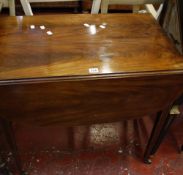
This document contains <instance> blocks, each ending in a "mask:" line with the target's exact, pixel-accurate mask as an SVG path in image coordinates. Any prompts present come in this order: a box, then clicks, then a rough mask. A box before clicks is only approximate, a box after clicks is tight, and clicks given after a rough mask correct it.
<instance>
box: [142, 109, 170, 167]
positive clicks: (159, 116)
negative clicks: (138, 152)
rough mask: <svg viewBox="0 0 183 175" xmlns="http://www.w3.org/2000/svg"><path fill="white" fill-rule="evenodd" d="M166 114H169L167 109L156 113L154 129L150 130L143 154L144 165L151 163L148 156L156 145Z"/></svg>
mask: <svg viewBox="0 0 183 175" xmlns="http://www.w3.org/2000/svg"><path fill="white" fill-rule="evenodd" d="M168 113H169V108H167V109H166V110H164V111H161V112H158V113H157V117H156V120H155V123H154V127H153V129H152V132H151V136H150V138H149V141H148V144H147V147H146V150H145V153H144V163H147V164H150V163H151V160H150V156H151V152H152V149H153V147H154V144H156V141H157V139H158V137H159V134H160V131H161V129H162V127H163V125H164V123H165V121H166V119H167V116H168Z"/></svg>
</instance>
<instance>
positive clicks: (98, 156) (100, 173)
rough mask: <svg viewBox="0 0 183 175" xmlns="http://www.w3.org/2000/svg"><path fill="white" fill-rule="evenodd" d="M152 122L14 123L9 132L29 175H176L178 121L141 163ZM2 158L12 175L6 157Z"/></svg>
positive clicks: (181, 158)
mask: <svg viewBox="0 0 183 175" xmlns="http://www.w3.org/2000/svg"><path fill="white" fill-rule="evenodd" d="M152 123H153V121H152V120H151V119H150V118H148V117H145V118H144V119H141V120H135V121H123V122H118V123H109V124H98V125H90V126H77V127H69V128H67V127H62V126H51V127H30V126H25V125H17V124H15V125H14V128H15V134H16V139H17V144H18V148H19V151H20V154H21V158H22V161H23V166H24V169H25V170H26V171H27V172H28V173H29V175H182V174H183V166H182V165H183V154H180V153H179V152H178V148H179V147H180V145H181V144H183V137H182V136H183V132H182V126H183V125H182V124H183V121H182V120H181V119H178V120H176V122H175V123H174V124H173V126H172V128H171V132H169V134H168V135H167V137H166V138H165V140H164V142H163V144H162V145H161V147H160V149H159V150H158V152H157V154H156V155H155V156H154V158H153V159H152V160H153V163H152V164H151V165H146V164H144V163H143V160H142V156H143V151H144V148H145V146H146V143H147V139H148V137H149V134H150V131H151V128H152ZM2 141H3V142H5V140H4V139H2ZM5 152H6V153H8V152H7V151H5ZM2 154H4V152H2ZM6 157H7V159H8V161H9V166H10V167H11V169H13V171H14V174H15V168H14V166H13V163H14V161H13V158H12V156H11V153H8V155H7V156H6Z"/></svg>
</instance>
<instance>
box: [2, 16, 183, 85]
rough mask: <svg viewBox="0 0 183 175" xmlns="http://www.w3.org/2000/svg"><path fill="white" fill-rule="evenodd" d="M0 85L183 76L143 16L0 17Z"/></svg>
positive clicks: (180, 61)
mask: <svg viewBox="0 0 183 175" xmlns="http://www.w3.org/2000/svg"><path fill="white" fill-rule="evenodd" d="M0 21H1V22H0V49H1V54H0V81H5V80H16V79H19V80H21V79H31V78H47V77H63V76H64V77H70V78H71V77H73V76H81V77H87V78H88V77H89V76H91V77H93V76H94V75H95V77H101V76H119V75H127V74H128V75H133V74H140V73H143V74H149V73H150V74H153V73H156V74H157V73H159V74H161V73H167V72H171V73H177V72H181V73H183V58H182V57H180V56H179V54H178V52H177V51H176V50H175V48H174V46H173V44H172V43H171V42H170V40H169V39H168V38H167V37H166V35H165V34H164V33H163V31H162V30H161V28H160V26H159V25H158V24H157V22H156V21H155V20H154V19H153V18H152V17H151V16H150V15H147V14H107V15H102V14H101V15H90V14H82V15H76V14H74V15H59V16H58V15H57V16H55V15H52V16H51V15H50V16H34V17H21V16H19V17H1V18H0Z"/></svg>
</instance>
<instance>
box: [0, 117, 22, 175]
mask: <svg viewBox="0 0 183 175" xmlns="http://www.w3.org/2000/svg"><path fill="white" fill-rule="evenodd" d="M0 121H1V124H2V128H3V131H4V134H5V136H6V139H7V143H8V145H9V147H10V150H11V151H12V154H13V158H14V159H15V164H16V167H17V170H18V172H19V174H20V175H23V174H25V173H24V171H23V169H22V163H21V159H20V155H19V153H18V149H17V144H16V139H15V135H14V131H13V126H12V122H10V121H8V120H6V119H1V120H0Z"/></svg>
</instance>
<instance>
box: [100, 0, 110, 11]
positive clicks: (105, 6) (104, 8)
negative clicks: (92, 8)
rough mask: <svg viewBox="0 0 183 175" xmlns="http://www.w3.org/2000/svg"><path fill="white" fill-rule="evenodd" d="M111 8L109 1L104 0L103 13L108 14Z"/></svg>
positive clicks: (102, 4)
mask: <svg viewBox="0 0 183 175" xmlns="http://www.w3.org/2000/svg"><path fill="white" fill-rule="evenodd" d="M108 8H109V0H105V1H104V0H103V1H102V3H101V13H107V12H108Z"/></svg>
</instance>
